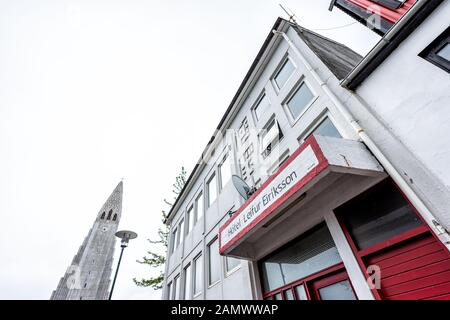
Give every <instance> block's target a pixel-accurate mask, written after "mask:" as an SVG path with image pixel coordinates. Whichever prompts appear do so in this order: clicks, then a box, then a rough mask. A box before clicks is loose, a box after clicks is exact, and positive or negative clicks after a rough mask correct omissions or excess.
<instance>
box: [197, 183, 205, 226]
mask: <svg viewBox="0 0 450 320" xmlns="http://www.w3.org/2000/svg"><path fill="white" fill-rule="evenodd" d="M205 189H206V188H205ZM205 189H203V190H200V191H199V192H197V195H196V196H195V198H194V224H197V222H198V220H199V218H202V217H203V215H204V214H205V191H204V190H205ZM200 197H202V201H201V202H202V211H203V212H202V215H201V216H200V217H199V216H198V203H199V201H198V198H200Z"/></svg>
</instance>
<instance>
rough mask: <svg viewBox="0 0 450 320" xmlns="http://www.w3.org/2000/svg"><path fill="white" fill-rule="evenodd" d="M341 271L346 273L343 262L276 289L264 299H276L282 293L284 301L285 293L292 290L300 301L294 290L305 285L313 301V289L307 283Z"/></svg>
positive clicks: (265, 294) (269, 292)
mask: <svg viewBox="0 0 450 320" xmlns="http://www.w3.org/2000/svg"><path fill="white" fill-rule="evenodd" d="M340 270H344V271H345V268H344V263H343V262H339V263H337V264H335V265H333V266H331V267H328V268H325V269H323V270H320V271H317V272H316V273H313V274H310V275H309V276H306V277H304V278H301V279H298V280H295V281H293V282H290V283H288V284H286V285H284V286H282V287H279V288H277V289H274V290H272V291H268V292H264V293H263V299H267V298H268V297H274V296H275V295H276V294H278V293H281V296H282V297H283V300H284V299H285V295H284V291H286V290H289V289H290V290H293V293H294V297H295V299H297V300H298V297H297V292H296V291H295V290H294V288H295V287H297V286H298V285H301V284H303V286H304V288H305V291H306V295H307V296H308V299H309V300H311V292H310V290H311V289H310V288H309V287H308V285H307V282H311V281H313V280H316V279H318V278H321V277H323V276H326V275H328V274H330V273H335V272H336V271H340Z"/></svg>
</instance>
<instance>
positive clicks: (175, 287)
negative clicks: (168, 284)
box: [173, 275, 180, 300]
mask: <svg viewBox="0 0 450 320" xmlns="http://www.w3.org/2000/svg"><path fill="white" fill-rule="evenodd" d="M179 294H180V275H177V276H176V277H175V279H174V280H173V300H178V299H179V298H180V297H179Z"/></svg>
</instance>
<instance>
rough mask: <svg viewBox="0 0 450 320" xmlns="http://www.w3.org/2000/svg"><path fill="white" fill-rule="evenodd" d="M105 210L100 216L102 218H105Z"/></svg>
mask: <svg viewBox="0 0 450 320" xmlns="http://www.w3.org/2000/svg"><path fill="white" fill-rule="evenodd" d="M105 214H106V213H105V211H103V213H102V216H101V217H100V219H105Z"/></svg>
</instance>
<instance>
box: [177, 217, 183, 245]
mask: <svg viewBox="0 0 450 320" xmlns="http://www.w3.org/2000/svg"><path fill="white" fill-rule="evenodd" d="M178 233H179V234H180V244H181V243H183V240H184V220H181V222H180V228H179V231H178Z"/></svg>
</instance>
